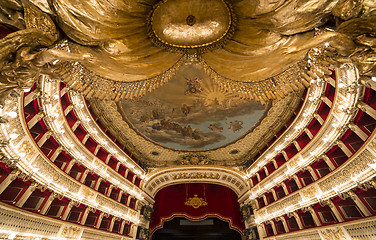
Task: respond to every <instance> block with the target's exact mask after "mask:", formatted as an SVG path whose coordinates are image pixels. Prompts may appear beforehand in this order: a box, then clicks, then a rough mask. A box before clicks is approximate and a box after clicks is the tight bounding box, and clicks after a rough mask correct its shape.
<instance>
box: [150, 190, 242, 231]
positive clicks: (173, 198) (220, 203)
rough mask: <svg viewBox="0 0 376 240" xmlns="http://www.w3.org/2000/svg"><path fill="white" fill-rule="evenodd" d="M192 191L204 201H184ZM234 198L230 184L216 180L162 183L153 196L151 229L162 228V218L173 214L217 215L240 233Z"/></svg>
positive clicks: (170, 217)
mask: <svg viewBox="0 0 376 240" xmlns="http://www.w3.org/2000/svg"><path fill="white" fill-rule="evenodd" d="M195 194H197V197H199V198H203V199H205V200H206V202H207V205H205V206H201V207H198V208H193V207H192V206H187V205H185V204H184V202H185V201H186V200H187V198H190V197H193V196H194V195H195ZM237 199H238V198H237V195H236V194H235V193H234V191H232V190H231V189H230V188H227V187H224V186H220V185H215V184H207V183H187V184H178V185H173V186H168V187H165V188H163V189H161V190H160V191H159V192H158V193H157V195H156V197H155V204H154V212H153V215H152V221H151V224H150V232H151V233H153V232H155V231H156V230H158V229H159V228H162V227H163V223H164V222H165V221H169V220H171V219H173V218H174V217H185V218H187V219H189V220H193V221H194V220H196V221H198V220H203V219H205V218H208V217H217V218H219V219H221V220H224V221H227V222H228V223H229V227H230V228H232V229H234V230H236V231H238V232H239V233H240V234H242V235H243V231H244V223H243V222H242V217H241V213H240V207H239V203H238V201H237Z"/></svg>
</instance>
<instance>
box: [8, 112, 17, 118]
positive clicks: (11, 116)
mask: <svg viewBox="0 0 376 240" xmlns="http://www.w3.org/2000/svg"><path fill="white" fill-rule="evenodd" d="M5 114H6V115H7V116H8V117H10V118H15V117H17V113H16V112H14V111H10V112H6V113H5Z"/></svg>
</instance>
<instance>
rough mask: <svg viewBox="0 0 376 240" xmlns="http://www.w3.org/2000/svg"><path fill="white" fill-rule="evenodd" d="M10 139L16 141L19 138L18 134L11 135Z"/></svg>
mask: <svg viewBox="0 0 376 240" xmlns="http://www.w3.org/2000/svg"><path fill="white" fill-rule="evenodd" d="M9 137H10V138H11V139H16V138H17V137H18V134H17V133H12V134H10V135H9Z"/></svg>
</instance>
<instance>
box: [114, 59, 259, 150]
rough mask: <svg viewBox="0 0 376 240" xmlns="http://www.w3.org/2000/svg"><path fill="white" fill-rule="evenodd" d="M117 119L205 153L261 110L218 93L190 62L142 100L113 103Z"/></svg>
mask: <svg viewBox="0 0 376 240" xmlns="http://www.w3.org/2000/svg"><path fill="white" fill-rule="evenodd" d="M118 109H119V112H120V113H121V114H122V116H123V119H124V120H125V121H127V122H128V123H129V124H130V125H131V126H133V128H134V129H135V130H136V131H137V132H138V133H139V134H141V135H143V136H144V137H146V138H148V139H149V140H151V141H154V142H156V143H158V144H160V145H164V146H167V147H169V148H173V149H179V150H188V151H189V150H190V151H193V150H207V149H212V148H218V147H222V146H224V145H227V144H229V143H231V142H233V141H235V140H237V139H239V138H240V137H242V136H243V135H244V134H246V133H247V132H248V131H250V129H252V127H253V126H254V125H255V124H256V123H257V122H258V121H259V120H260V118H262V117H263V115H264V113H266V107H265V106H263V105H261V104H260V103H257V102H255V101H249V100H244V99H241V98H239V97H238V96H236V95H234V94H230V93H228V92H225V91H223V90H221V89H219V87H218V85H216V84H215V83H214V82H213V81H212V80H211V79H210V78H209V76H208V75H207V74H206V73H205V70H204V69H203V68H202V67H201V66H200V65H196V64H187V65H184V66H182V67H181V68H180V69H179V70H178V71H177V73H176V75H175V76H174V77H173V78H172V79H171V80H170V81H169V82H168V83H166V84H165V85H163V86H162V87H160V88H159V89H156V90H154V91H153V92H151V93H148V94H147V95H146V96H144V97H141V98H139V99H136V100H135V99H133V100H122V101H120V102H119V103H118Z"/></svg>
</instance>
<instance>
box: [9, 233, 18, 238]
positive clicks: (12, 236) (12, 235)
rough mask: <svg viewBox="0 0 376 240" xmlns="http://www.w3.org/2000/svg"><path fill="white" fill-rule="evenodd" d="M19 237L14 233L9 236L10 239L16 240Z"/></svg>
mask: <svg viewBox="0 0 376 240" xmlns="http://www.w3.org/2000/svg"><path fill="white" fill-rule="evenodd" d="M16 236H17V234H15V233H12V234H10V235H9V236H8V239H14V238H15V237H16Z"/></svg>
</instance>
